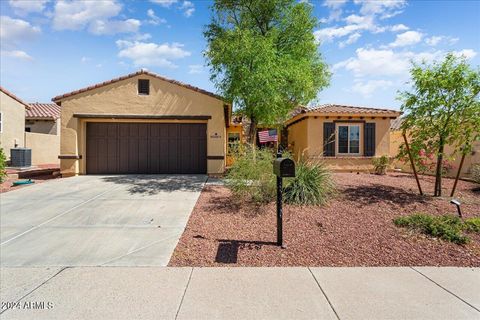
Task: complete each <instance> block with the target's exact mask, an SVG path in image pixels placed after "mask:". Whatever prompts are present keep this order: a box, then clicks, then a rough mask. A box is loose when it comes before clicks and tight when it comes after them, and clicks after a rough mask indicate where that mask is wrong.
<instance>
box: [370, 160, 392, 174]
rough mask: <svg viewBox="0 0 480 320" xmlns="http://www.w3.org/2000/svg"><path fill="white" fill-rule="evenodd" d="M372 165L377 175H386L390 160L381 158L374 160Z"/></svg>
mask: <svg viewBox="0 0 480 320" xmlns="http://www.w3.org/2000/svg"><path fill="white" fill-rule="evenodd" d="M372 163H373V168H374V169H375V173H376V174H386V173H387V168H388V164H389V163H390V160H389V159H388V157H387V156H381V157H379V158H373V159H372Z"/></svg>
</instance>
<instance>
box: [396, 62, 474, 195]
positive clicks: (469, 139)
mask: <svg viewBox="0 0 480 320" xmlns="http://www.w3.org/2000/svg"><path fill="white" fill-rule="evenodd" d="M410 74H411V85H412V89H411V91H404V92H401V93H400V95H399V99H400V100H401V101H402V108H401V110H402V111H403V112H404V114H405V118H404V121H403V123H402V130H403V131H404V133H407V134H408V136H409V139H410V149H411V150H412V155H413V156H414V157H419V156H420V155H421V154H433V155H434V157H436V166H435V191H434V195H435V196H441V195H442V171H443V169H444V162H445V161H444V160H445V146H446V145H447V144H449V145H453V146H455V147H456V148H457V149H456V150H455V152H459V151H460V150H461V152H463V153H464V154H465V153H466V152H469V151H471V146H472V143H473V141H474V140H475V139H478V138H479V136H478V132H479V131H480V128H479V123H480V120H479V119H480V101H479V92H480V70H479V69H477V70H474V69H472V68H471V67H470V66H469V65H468V63H467V62H466V59H465V58H464V57H462V58H458V57H456V56H455V55H454V54H452V53H449V54H447V55H446V57H445V59H444V60H443V61H440V62H434V63H432V64H427V63H425V62H422V63H420V64H413V67H412V69H411V70H410ZM402 152H403V153H404V152H405V148H402V149H401V153H402Z"/></svg>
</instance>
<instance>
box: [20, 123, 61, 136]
mask: <svg viewBox="0 0 480 320" xmlns="http://www.w3.org/2000/svg"><path fill="white" fill-rule="evenodd" d="M25 128H30V132H36V133H46V134H56V135H60V119H57V120H25Z"/></svg>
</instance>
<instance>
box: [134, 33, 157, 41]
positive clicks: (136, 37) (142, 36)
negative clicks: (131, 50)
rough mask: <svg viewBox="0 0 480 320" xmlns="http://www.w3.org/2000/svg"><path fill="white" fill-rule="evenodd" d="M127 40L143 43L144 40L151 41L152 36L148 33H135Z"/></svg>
mask: <svg viewBox="0 0 480 320" xmlns="http://www.w3.org/2000/svg"><path fill="white" fill-rule="evenodd" d="M129 38H130V39H132V40H134V41H145V40H148V39H151V38H152V35H151V34H150V33H137V34H134V35H133V36H131V37H129Z"/></svg>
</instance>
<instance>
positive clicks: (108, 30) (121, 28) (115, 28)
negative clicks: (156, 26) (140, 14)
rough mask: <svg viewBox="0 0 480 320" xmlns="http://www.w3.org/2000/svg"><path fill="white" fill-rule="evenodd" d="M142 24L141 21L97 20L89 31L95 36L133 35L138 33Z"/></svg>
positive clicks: (91, 24)
mask: <svg viewBox="0 0 480 320" xmlns="http://www.w3.org/2000/svg"><path fill="white" fill-rule="evenodd" d="M140 24H141V23H140V21H139V20H137V19H127V20H95V21H93V22H92V23H90V26H89V28H88V31H90V32H91V33H93V34H95V35H103V34H116V33H133V32H137V31H138V28H139V27H140Z"/></svg>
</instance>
